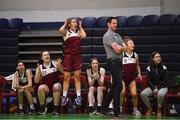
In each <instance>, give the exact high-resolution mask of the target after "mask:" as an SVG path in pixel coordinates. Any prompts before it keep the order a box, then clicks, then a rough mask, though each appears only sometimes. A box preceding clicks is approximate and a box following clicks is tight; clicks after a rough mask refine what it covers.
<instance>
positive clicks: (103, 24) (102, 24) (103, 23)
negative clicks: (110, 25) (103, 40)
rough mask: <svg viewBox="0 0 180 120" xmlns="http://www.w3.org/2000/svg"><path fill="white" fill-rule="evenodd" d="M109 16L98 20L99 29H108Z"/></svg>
mask: <svg viewBox="0 0 180 120" xmlns="http://www.w3.org/2000/svg"><path fill="white" fill-rule="evenodd" d="M107 19H108V17H107V16H103V17H99V18H98V19H97V27H98V28H106V27H107Z"/></svg>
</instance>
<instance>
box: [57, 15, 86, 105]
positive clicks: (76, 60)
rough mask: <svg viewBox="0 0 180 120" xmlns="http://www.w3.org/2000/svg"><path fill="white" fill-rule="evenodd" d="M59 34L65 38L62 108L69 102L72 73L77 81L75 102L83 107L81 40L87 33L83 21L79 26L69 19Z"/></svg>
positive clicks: (72, 19) (73, 19) (75, 21)
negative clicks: (68, 94)
mask: <svg viewBox="0 0 180 120" xmlns="http://www.w3.org/2000/svg"><path fill="white" fill-rule="evenodd" d="M59 32H60V33H61V34H62V35H63V38H64V45H65V48H64V61H63V62H64V64H63V67H64V83H63V97H62V99H61V106H65V105H66V103H67V101H68V100H69V99H68V97H67V92H68V89H69V81H70V77H71V72H73V73H74V79H75V88H76V94H77V98H76V99H75V102H76V104H77V105H81V104H82V102H81V82H80V75H81V67H82V58H81V47H80V41H81V39H83V38H85V37H86V33H85V31H84V29H83V28H82V25H81V21H79V24H78V22H77V20H76V19H75V18H69V19H68V20H67V21H65V23H64V25H63V26H61V28H60V29H59Z"/></svg>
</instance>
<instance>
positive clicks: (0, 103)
mask: <svg viewBox="0 0 180 120" xmlns="http://www.w3.org/2000/svg"><path fill="white" fill-rule="evenodd" d="M2 104H3V96H2V95H0V113H2V109H3V108H2V106H3V105H2Z"/></svg>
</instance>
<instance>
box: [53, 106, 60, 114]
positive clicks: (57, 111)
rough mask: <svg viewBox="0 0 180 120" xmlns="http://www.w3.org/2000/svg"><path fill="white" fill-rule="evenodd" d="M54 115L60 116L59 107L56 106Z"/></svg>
mask: <svg viewBox="0 0 180 120" xmlns="http://www.w3.org/2000/svg"><path fill="white" fill-rule="evenodd" d="M53 115H59V106H54V108H53Z"/></svg>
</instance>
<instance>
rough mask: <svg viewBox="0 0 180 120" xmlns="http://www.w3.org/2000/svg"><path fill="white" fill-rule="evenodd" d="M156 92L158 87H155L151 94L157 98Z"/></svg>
mask: <svg viewBox="0 0 180 120" xmlns="http://www.w3.org/2000/svg"><path fill="white" fill-rule="evenodd" d="M157 94H158V89H157V88H155V89H154V90H153V95H154V97H155V98H157Z"/></svg>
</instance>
